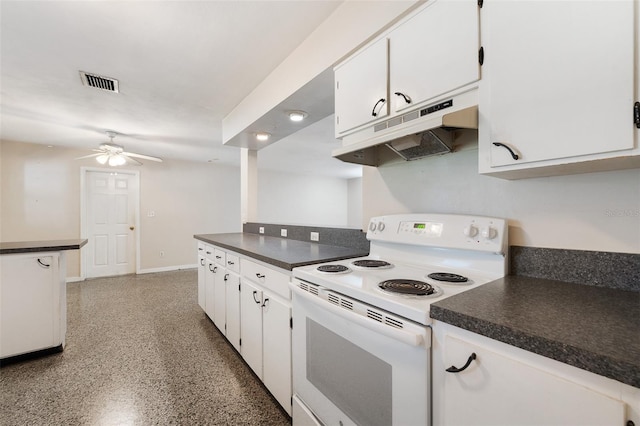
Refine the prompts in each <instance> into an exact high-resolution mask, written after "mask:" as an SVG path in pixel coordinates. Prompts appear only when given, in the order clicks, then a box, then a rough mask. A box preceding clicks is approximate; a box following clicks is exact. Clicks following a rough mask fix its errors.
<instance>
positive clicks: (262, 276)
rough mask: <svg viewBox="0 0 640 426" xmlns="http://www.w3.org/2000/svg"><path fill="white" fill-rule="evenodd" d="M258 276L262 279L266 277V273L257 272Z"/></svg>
mask: <svg viewBox="0 0 640 426" xmlns="http://www.w3.org/2000/svg"><path fill="white" fill-rule="evenodd" d="M256 277H258V278H260V279H262V278H264V277H265V276H264V274H261V273H257V274H256Z"/></svg>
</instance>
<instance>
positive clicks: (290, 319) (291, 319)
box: [289, 317, 293, 330]
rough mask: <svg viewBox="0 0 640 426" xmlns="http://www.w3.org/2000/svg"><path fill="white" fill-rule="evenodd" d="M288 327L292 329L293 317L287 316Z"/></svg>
mask: <svg viewBox="0 0 640 426" xmlns="http://www.w3.org/2000/svg"><path fill="white" fill-rule="evenodd" d="M289 327H290V328H291V329H292V330H293V317H291V318H289Z"/></svg>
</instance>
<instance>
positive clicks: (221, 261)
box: [213, 248, 227, 266]
mask: <svg viewBox="0 0 640 426" xmlns="http://www.w3.org/2000/svg"><path fill="white" fill-rule="evenodd" d="M213 254H214V256H215V261H216V263H217V264H218V265H221V266H227V254H226V253H225V252H224V251H222V250H220V249H219V248H216V249H215V250H214V253H213Z"/></svg>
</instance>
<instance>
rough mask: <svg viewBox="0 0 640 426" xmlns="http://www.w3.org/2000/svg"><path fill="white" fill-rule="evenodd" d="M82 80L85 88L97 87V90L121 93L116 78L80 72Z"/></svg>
mask: <svg viewBox="0 0 640 426" xmlns="http://www.w3.org/2000/svg"><path fill="white" fill-rule="evenodd" d="M80 79H81V80H82V84H83V85H85V86H89V87H95V88H96V89H101V90H106V91H107V92H115V93H119V90H118V80H116V79H115V78H111V77H104V76H101V75H97V74H90V73H88V72H84V71H80Z"/></svg>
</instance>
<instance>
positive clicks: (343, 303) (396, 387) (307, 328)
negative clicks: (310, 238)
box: [291, 280, 431, 426]
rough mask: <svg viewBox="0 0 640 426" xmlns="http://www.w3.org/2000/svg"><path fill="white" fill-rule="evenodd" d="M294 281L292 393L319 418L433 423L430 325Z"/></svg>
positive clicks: (331, 422)
mask: <svg viewBox="0 0 640 426" xmlns="http://www.w3.org/2000/svg"><path fill="white" fill-rule="evenodd" d="M291 287H292V289H293V387H294V393H295V394H296V396H297V398H298V399H299V400H300V401H301V402H302V403H303V404H304V405H305V406H306V407H307V408H308V409H309V410H310V411H311V412H312V413H313V414H314V415H315V416H316V417H317V418H318V419H319V420H320V421H321V422H322V423H324V424H327V425H338V424H340V425H351V424H358V425H384V426H389V425H403V426H404V425H428V424H430V418H431V415H430V405H431V397H430V387H431V386H430V378H429V369H430V365H431V362H430V345H431V329H430V328H429V327H426V326H423V325H419V324H416V323H413V322H410V321H407V320H405V319H404V318H401V317H397V316H394V315H391V314H389V313H387V312H385V311H383V310H380V309H376V308H373V307H371V306H369V305H366V304H364V303H361V302H358V301H356V300H353V299H350V298H346V297H344V296H342V295H341V294H339V293H334V292H332V291H329V290H327V289H325V288H323V287H319V286H315V285H313V284H309V283H306V282H304V281H301V280H294V282H293V283H292V284H291ZM293 423H294V425H295V424H298V422H297V421H296V418H294V419H293Z"/></svg>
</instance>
